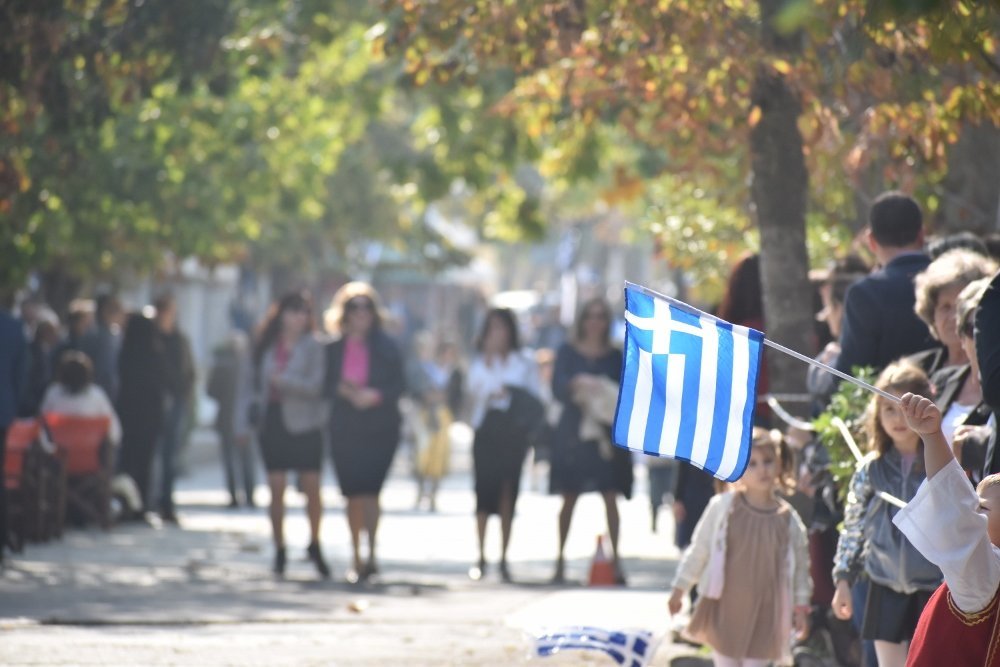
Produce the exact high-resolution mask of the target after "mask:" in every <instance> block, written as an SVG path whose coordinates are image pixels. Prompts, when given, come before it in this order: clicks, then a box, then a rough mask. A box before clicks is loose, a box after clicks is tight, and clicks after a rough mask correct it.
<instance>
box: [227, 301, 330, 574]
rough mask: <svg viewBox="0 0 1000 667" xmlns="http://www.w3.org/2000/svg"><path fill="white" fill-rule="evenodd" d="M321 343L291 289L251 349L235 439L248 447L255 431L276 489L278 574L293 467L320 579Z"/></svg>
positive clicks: (305, 306) (306, 305) (324, 570)
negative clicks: (249, 385) (249, 383)
mask: <svg viewBox="0 0 1000 667" xmlns="http://www.w3.org/2000/svg"><path fill="white" fill-rule="evenodd" d="M323 350H324V345H323V342H322V341H321V340H320V339H319V338H317V336H316V334H315V323H314V321H313V310H312V300H311V298H310V297H309V295H308V294H307V293H305V292H291V293H289V294H286V295H285V296H283V297H282V298H281V299H280V300H279V301H278V302H277V303H276V304H274V305H273V306H272V307H271V311H270V314H269V315H268V317H267V318H266V319H265V320H264V323H263V325H262V326H261V328H260V332H259V333H258V335H257V340H256V343H255V345H254V349H253V378H254V381H253V390H252V392H251V394H250V395H249V396H245V397H244V396H240V397H239V398H238V399H237V401H238V404H241V405H245V406H246V407H245V408H242V409H241V412H242V413H243V414H244V415H245V416H244V417H243V419H242V422H241V428H240V429H238V430H237V432H236V439H237V442H238V443H240V442H242V443H244V444H248V443H247V442H246V441H247V439H248V438H249V437H250V434H251V430H252V429H253V428H255V429H256V431H257V438H258V441H259V444H260V451H261V454H262V455H263V458H264V466H265V467H266V468H267V485H268V487H269V488H270V490H271V505H270V517H271V533H272V537H273V539H274V550H275V552H274V573H275V574H277V575H278V576H282V575H284V573H285V565H286V563H287V557H286V554H285V531H284V523H285V487H286V485H287V483H288V472H289V471H294V472H296V473H298V476H299V488H301V489H302V492H303V493H304V494H305V496H306V514H307V515H308V517H309V534H310V536H311V538H312V539H311V541H310V543H309V548H308V550H307V553H308V555H309V559H310V560H311V561H312V562H313V565H315V567H316V570H317V572H319V574H320V576H322V577H323V578H326V577H329V576H330V568H329V567H328V566H327V564H326V561H325V560H324V559H323V553H322V551H321V550H320V545H319V531H320V520H321V519H322V515H323V503H322V499H321V497H320V476H319V471H320V463H321V462H322V458H323V431H322V430H323V428H324V426H325V425H326V402H325V401H324V400H323V380H324V375H323V373H324V370H325V364H324V354H323Z"/></svg>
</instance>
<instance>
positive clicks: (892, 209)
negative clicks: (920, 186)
mask: <svg viewBox="0 0 1000 667" xmlns="http://www.w3.org/2000/svg"><path fill="white" fill-rule="evenodd" d="M923 224H924V221H923V216H922V215H921V213H920V206H919V205H917V202H915V201H914V200H913V197H910V196H909V195H905V194H903V193H902V192H896V191H891V192H883V193H882V194H880V195H879V196H878V197H877V198H876V199H875V203H874V204H872V208H871V211H869V213H868V226H869V227H870V228H871V230H872V236H873V237H875V240H876V241H877V242H878V244H879V245H882V246H887V247H890V248H902V247H905V246H908V245H913V244H914V243H916V242H917V239H918V238H920V231H921V229H923Z"/></svg>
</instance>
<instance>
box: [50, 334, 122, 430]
mask: <svg viewBox="0 0 1000 667" xmlns="http://www.w3.org/2000/svg"><path fill="white" fill-rule="evenodd" d="M55 378H56V379H55V382H53V383H52V384H51V385H50V386H49V388H48V390H46V392H45V398H43V399H42V406H41V409H40V412H41V413H42V415H46V414H51V413H56V414H63V415H75V416H78V417H107V418H108V422H109V425H108V442H110V443H111V446H112V447H117V446H118V443H119V442H121V439H122V425H121V422H119V421H118V414H117V413H116V412H115V409H114V407H113V406H112V405H111V401H110V400H109V399H108V395H107V394H105V393H104V390H103V389H101V387H100V386H98V385H97V384H95V383H94V366H93V364H92V363H91V361H90V357H88V356H87V355H86V354H84V353H83V352H75V351H71V352H65V353H63V355H62V356H61V357H60V359H59V366H58V367H57V368H56V373H55Z"/></svg>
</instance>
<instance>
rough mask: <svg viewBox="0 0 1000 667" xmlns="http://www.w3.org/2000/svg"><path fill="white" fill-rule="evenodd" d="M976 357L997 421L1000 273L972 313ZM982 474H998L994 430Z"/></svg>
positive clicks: (998, 449) (999, 463)
mask: <svg viewBox="0 0 1000 667" xmlns="http://www.w3.org/2000/svg"><path fill="white" fill-rule="evenodd" d="M976 357H977V358H978V359H979V376H980V378H981V379H982V382H983V400H984V401H985V402H986V404H987V405H989V406H990V408H991V409H992V410H993V413H994V414H996V415H997V418H998V419H1000V273H997V274H996V275H995V276H993V281H992V282H991V283H990V287H989V289H988V290H986V294H984V295H983V298H982V300H981V301H980V302H979V309H978V310H976ZM984 468H985V469H984V472H985V474H987V475H990V474H993V473H995V472H1000V446H998V445H997V431H996V430H994V432H993V435H992V437H991V438H990V442H989V446H988V447H987V453H986V465H985V467H984Z"/></svg>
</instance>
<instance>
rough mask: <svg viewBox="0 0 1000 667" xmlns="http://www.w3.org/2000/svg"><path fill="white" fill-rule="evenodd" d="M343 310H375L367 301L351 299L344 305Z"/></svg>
mask: <svg viewBox="0 0 1000 667" xmlns="http://www.w3.org/2000/svg"><path fill="white" fill-rule="evenodd" d="M344 310H346V311H352V310H375V306H374V304H373V303H372V302H371V301H369V300H368V299H351V300H350V301H348V302H347V303H345V304H344Z"/></svg>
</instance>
